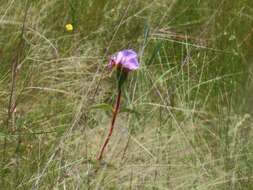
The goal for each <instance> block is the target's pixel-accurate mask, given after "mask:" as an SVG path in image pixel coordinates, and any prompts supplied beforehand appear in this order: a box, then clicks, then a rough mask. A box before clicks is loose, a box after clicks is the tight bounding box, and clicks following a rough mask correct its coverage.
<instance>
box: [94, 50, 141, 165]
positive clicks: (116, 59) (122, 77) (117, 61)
mask: <svg viewBox="0 0 253 190" xmlns="http://www.w3.org/2000/svg"><path fill="white" fill-rule="evenodd" d="M108 67H109V68H110V69H112V68H113V67H116V68H117V82H118V95H117V99H116V103H115V107H114V111H113V115H112V122H111V127H110V129H109V133H108V135H107V137H106V139H105V142H104V144H103V145H102V148H101V150H100V152H99V154H98V157H97V160H101V159H102V157H103V153H104V150H105V148H106V146H107V144H108V142H109V140H110V138H111V136H112V132H113V129H114V125H115V121H116V117H117V114H118V112H119V106H120V99H121V91H122V86H123V83H124V82H125V81H126V79H127V75H128V72H129V71H133V70H136V69H138V68H139V63H138V58H137V53H136V52H135V51H133V50H131V49H127V50H122V51H119V52H118V53H116V54H114V55H113V56H112V57H111V58H110V61H109V64H108Z"/></svg>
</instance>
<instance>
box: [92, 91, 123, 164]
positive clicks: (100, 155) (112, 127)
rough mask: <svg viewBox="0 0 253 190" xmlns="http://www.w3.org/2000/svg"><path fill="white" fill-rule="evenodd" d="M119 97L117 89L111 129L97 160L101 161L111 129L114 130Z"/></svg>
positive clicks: (119, 93)
mask: <svg viewBox="0 0 253 190" xmlns="http://www.w3.org/2000/svg"><path fill="white" fill-rule="evenodd" d="M120 97H121V89H120V88H119V91H118V96H117V100H116V104H115V108H114V111H113V116H112V123H111V127H110V130H109V133H108V135H107V137H106V139H105V142H104V144H103V146H102V149H101V151H100V153H99V156H98V157H97V160H101V159H102V157H103V153H104V150H105V148H106V145H107V144H108V142H109V140H110V137H111V136H112V132H113V129H114V124H115V120H116V116H117V114H118V111H119V105H120Z"/></svg>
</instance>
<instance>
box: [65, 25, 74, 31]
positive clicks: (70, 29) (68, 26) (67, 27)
mask: <svg viewBox="0 0 253 190" xmlns="http://www.w3.org/2000/svg"><path fill="white" fill-rule="evenodd" d="M65 28H66V30H67V31H68V32H71V31H73V29H74V27H73V25H72V24H66V25H65Z"/></svg>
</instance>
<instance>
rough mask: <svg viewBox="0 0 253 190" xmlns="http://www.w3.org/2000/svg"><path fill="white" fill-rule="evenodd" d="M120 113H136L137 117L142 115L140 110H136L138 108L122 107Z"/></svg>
mask: <svg viewBox="0 0 253 190" xmlns="http://www.w3.org/2000/svg"><path fill="white" fill-rule="evenodd" d="M120 113H130V114H135V115H136V116H137V117H139V116H140V115H141V114H140V113H139V112H138V111H136V110H134V109H131V108H122V109H121V110H120Z"/></svg>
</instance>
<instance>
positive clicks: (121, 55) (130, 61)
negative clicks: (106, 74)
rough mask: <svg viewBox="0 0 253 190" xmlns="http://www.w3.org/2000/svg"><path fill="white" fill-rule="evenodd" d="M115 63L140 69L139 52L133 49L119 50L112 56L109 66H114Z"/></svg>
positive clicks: (127, 67)
mask: <svg viewBox="0 0 253 190" xmlns="http://www.w3.org/2000/svg"><path fill="white" fill-rule="evenodd" d="M115 65H120V66H121V67H123V68H125V69H128V70H130V71H131V70H136V69H138V68H139V63H138V58H137V53H136V52H135V51H134V50H132V49H127V50H122V51H119V52H118V53H116V54H115V55H113V56H112V57H111V59H110V62H109V64H108V67H109V68H112V67H113V66H115Z"/></svg>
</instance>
